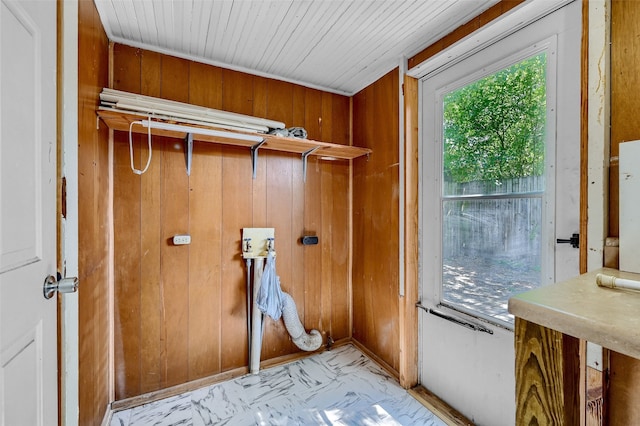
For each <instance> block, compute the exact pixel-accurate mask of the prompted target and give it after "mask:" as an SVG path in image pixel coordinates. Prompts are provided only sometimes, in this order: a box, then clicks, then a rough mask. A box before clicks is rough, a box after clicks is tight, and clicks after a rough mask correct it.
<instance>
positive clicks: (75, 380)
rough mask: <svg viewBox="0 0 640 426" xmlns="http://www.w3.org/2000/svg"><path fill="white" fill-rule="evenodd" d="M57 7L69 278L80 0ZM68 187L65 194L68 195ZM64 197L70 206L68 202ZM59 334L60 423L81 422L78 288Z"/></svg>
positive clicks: (74, 233)
mask: <svg viewBox="0 0 640 426" xmlns="http://www.w3.org/2000/svg"><path fill="white" fill-rule="evenodd" d="M57 7H58V18H57V25H58V30H57V33H58V48H57V49H58V52H57V55H58V70H57V71H58V75H57V81H58V102H57V108H58V181H59V185H58V188H59V189H58V209H59V210H58V218H59V223H58V271H60V273H61V274H62V275H63V276H66V277H77V276H78V275H79V270H78V0H65V1H60V0H58V1H57ZM63 178H64V182H65V183H64V185H63V184H62V181H63ZM62 191H64V192H65V193H64V194H62ZM63 198H64V203H65V206H64V207H63V206H62V202H63ZM63 209H64V212H65V216H64V217H63V215H62V210H63ZM81 285H82V284H81ZM58 336H59V338H58V342H59V347H58V356H59V360H58V364H59V370H58V371H59V373H58V380H59V389H60V391H59V392H60V395H59V418H60V421H61V423H60V424H63V425H67V426H77V425H78V422H79V418H78V413H79V411H78V409H79V383H80V381H79V376H78V373H79V355H78V354H79V336H78V293H71V294H59V295H58Z"/></svg>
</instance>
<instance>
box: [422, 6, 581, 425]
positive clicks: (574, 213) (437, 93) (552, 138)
mask: <svg viewBox="0 0 640 426" xmlns="http://www.w3.org/2000/svg"><path fill="white" fill-rule="evenodd" d="M580 3H581V2H573V3H571V4H570V5H568V6H565V7H564V8H562V9H560V10H558V11H555V12H553V13H552V14H551V15H548V16H546V17H545V18H543V19H541V20H537V21H536V22H534V23H532V24H530V25H528V26H526V27H525V28H523V29H520V30H518V31H517V32H515V33H513V34H511V35H509V36H507V37H506V38H503V39H501V40H500V41H497V42H494V43H493V44H491V45H490V46H488V47H486V48H484V49H483V50H481V51H479V52H478V53H475V54H473V55H471V56H468V57H466V58H465V59H464V60H461V61H459V62H457V63H456V64H454V65H451V66H449V67H446V68H445V69H441V70H440V71H438V72H437V73H435V74H432V75H430V76H428V77H426V78H424V79H423V80H422V81H421V102H422V120H423V121H422V148H421V149H422V151H421V152H422V153H421V162H422V163H421V164H422V171H421V174H422V178H421V179H422V180H421V183H422V189H421V194H422V201H421V206H422V207H421V217H422V219H421V220H422V230H423V232H422V268H421V269H422V273H423V275H422V278H421V282H422V306H423V309H421V310H420V312H421V313H420V316H419V324H420V382H421V384H422V385H423V386H425V387H426V388H427V389H429V390H431V391H433V392H434V393H435V394H437V395H438V396H439V397H441V398H442V399H444V400H445V401H446V402H448V403H449V404H450V405H451V406H453V407H454V408H456V409H457V410H459V411H460V412H462V413H463V414H464V415H466V416H467V417H469V418H470V419H471V420H473V421H474V422H475V423H476V424H479V425H492V426H499V425H512V424H514V422H515V378H514V363H515V362H514V359H515V356H514V340H513V318H512V317H511V316H510V315H509V314H508V312H507V300H508V298H509V296H510V295H511V294H515V293H518V292H521V291H526V289H528V288H533V287H537V286H540V285H545V284H549V283H552V282H554V281H557V280H561V279H564V278H567V277H569V276H571V275H577V274H578V268H579V264H578V258H579V253H578V250H577V249H575V248H572V247H571V246H570V245H569V244H556V239H559V238H561V239H568V238H569V237H570V236H571V235H572V234H573V233H576V232H578V227H579V193H580V191H579V182H580V173H579V166H580V163H579V161H580V154H579V143H580V78H579V76H580V41H581V16H580V13H581V10H580ZM525 84H526V85H528V86H526V88H525V86H524V85H525ZM508 93H514V94H515V96H510V95H509V94H508ZM523 117H526V118H523ZM469 123H473V124H469ZM523 123H526V125H525V124H523ZM509 141H511V142H509Z"/></svg>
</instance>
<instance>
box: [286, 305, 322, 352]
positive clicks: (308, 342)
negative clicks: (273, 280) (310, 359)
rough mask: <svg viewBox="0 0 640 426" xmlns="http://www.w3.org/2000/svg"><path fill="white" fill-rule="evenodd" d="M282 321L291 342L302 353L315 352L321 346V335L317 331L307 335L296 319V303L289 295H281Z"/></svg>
mask: <svg viewBox="0 0 640 426" xmlns="http://www.w3.org/2000/svg"><path fill="white" fill-rule="evenodd" d="M282 296H283V297H282V319H283V320H284V325H285V327H287V331H288V332H289V335H290V336H291V340H293V343H295V345H296V346H297V347H298V348H300V349H302V350H303V351H315V350H316V349H318V348H319V347H320V346H321V345H322V334H320V332H319V331H318V330H311V331H310V332H309V334H307V333H306V332H305V330H304V327H303V326H302V323H301V322H300V318H299V317H298V310H297V308H296V302H295V301H294V300H293V298H292V297H291V295H290V294H289V293H285V292H283V293H282Z"/></svg>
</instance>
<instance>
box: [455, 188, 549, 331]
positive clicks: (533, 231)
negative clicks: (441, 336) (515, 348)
mask: <svg viewBox="0 0 640 426" xmlns="http://www.w3.org/2000/svg"><path fill="white" fill-rule="evenodd" d="M541 223H542V199H541V198H539V197H538V198H513V199H498V200H476V199H473V200H464V201H445V202H444V203H443V233H442V243H443V244H442V245H443V255H442V257H443V266H442V282H443V284H442V293H443V294H442V300H443V302H446V303H447V304H452V305H454V306H460V307H462V308H464V309H466V310H471V311H474V312H478V313H481V314H483V315H486V316H489V317H494V318H497V319H500V320H502V321H506V322H512V321H513V318H512V316H511V315H510V314H508V312H507V300H508V299H509V297H510V296H511V295H512V294H515V293H520V292H523V291H526V290H529V289H532V288H535V287H538V286H539V285H540V282H541V261H542V259H541V246H540V241H541V239H540V227H541Z"/></svg>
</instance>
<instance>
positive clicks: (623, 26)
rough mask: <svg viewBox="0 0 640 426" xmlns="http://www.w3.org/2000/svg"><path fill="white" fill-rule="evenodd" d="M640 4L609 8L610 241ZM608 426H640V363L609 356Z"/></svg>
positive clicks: (632, 120)
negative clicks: (637, 396) (639, 397)
mask: <svg viewBox="0 0 640 426" xmlns="http://www.w3.org/2000/svg"><path fill="white" fill-rule="evenodd" d="M638 93H640V2H637V1H631V0H628V1H621V0H613V1H612V4H611V165H610V169H609V187H610V193H609V236H619V221H618V213H619V204H618V203H619V192H618V161H617V158H618V153H619V150H618V148H619V145H620V144H621V143H623V142H625V141H631V140H637V139H640V122H639V121H638V119H637V117H638V111H640V97H638V95H637V94H638ZM609 364H610V388H609V390H608V394H607V400H606V406H605V413H606V416H607V417H608V422H609V423H608V424H612V425H614V424H637V423H638V422H640V408H639V407H640V406H639V405H638V404H637V403H636V402H635V400H634V398H633V397H632V395H635V394H637V393H638V390H640V374H638V372H639V371H640V360H637V359H634V358H630V357H627V356H624V355H621V354H618V353H615V352H611V353H610V360H609Z"/></svg>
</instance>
